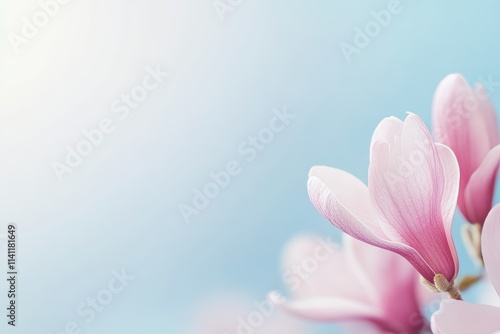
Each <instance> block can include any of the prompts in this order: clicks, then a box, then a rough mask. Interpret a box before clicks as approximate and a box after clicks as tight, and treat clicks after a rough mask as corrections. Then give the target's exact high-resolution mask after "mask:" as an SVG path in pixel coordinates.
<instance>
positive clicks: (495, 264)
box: [481, 204, 500, 296]
mask: <svg viewBox="0 0 500 334" xmlns="http://www.w3.org/2000/svg"><path fill="white" fill-rule="evenodd" d="M481 243H482V248H483V258H484V266H485V268H486V272H487V273H488V277H489V278H490V280H491V283H492V284H493V286H494V287H495V289H496V291H497V294H498V295H499V296H500V204H497V205H495V207H494V208H493V209H492V210H491V212H490V214H489V215H488V217H487V218H486V221H485V222H484V228H483V233H482V239H481Z"/></svg>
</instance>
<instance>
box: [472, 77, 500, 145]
mask: <svg viewBox="0 0 500 334" xmlns="http://www.w3.org/2000/svg"><path fill="white" fill-rule="evenodd" d="M475 92H476V95H477V97H478V99H479V103H480V106H479V110H480V112H481V113H482V114H483V119H484V121H485V124H486V128H487V132H488V137H489V139H490V142H489V147H490V148H492V147H495V146H497V145H498V144H500V134H499V133H498V125H497V113H496V111H495V107H493V104H492V103H491V101H490V99H489V98H488V91H487V89H486V88H485V87H484V86H483V85H482V84H480V83H478V84H476V89H475Z"/></svg>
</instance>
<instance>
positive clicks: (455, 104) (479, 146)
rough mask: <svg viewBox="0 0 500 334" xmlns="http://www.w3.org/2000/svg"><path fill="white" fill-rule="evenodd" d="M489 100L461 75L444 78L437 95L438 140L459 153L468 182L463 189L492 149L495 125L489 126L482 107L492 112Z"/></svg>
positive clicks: (464, 175)
mask: <svg viewBox="0 0 500 334" xmlns="http://www.w3.org/2000/svg"><path fill="white" fill-rule="evenodd" d="M485 99H487V97H485V96H484V95H483V94H481V92H479V94H478V92H477V91H474V90H473V89H472V88H471V87H470V86H469V84H468V83H467V81H466V80H465V79H464V78H463V77H462V76H461V75H459V74H451V75H448V76H447V77H446V78H444V79H443V80H442V81H441V83H440V84H439V85H438V87H437V89H436V92H435V94H434V101H433V112H432V116H433V118H432V120H433V128H434V132H435V135H436V139H437V141H438V142H440V143H442V144H445V145H447V146H449V147H450V148H451V149H452V150H453V151H454V152H455V154H456V156H457V159H458V162H459V164H460V171H461V174H462V181H464V182H463V186H462V189H463V188H464V187H465V185H466V184H467V182H468V180H469V178H470V176H471V175H472V173H473V172H474V171H475V170H476V169H477V168H478V167H479V165H480V164H481V161H482V160H483V158H484V157H485V156H486V154H487V153H488V151H489V150H490V149H491V148H492V146H490V134H489V128H490V126H491V125H488V124H487V123H488V122H487V120H488V119H490V118H491V116H490V115H486V113H485V112H484V111H483V110H482V108H481V107H486V108H487V110H486V112H487V113H490V112H491V111H490V110H489V109H490V108H489V107H488V106H487V104H486V103H485V102H484V100H485ZM485 116H486V117H485Z"/></svg>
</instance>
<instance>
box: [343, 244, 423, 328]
mask: <svg viewBox="0 0 500 334" xmlns="http://www.w3.org/2000/svg"><path fill="white" fill-rule="evenodd" d="M344 245H345V249H346V253H347V255H348V256H349V258H350V259H351V260H350V261H349V264H351V268H353V269H354V270H353V271H354V272H355V273H356V274H357V276H358V281H360V282H362V285H363V287H364V291H365V292H366V293H367V294H368V295H370V292H371V296H372V305H376V306H377V308H378V309H379V310H381V311H382V312H383V314H384V315H385V321H384V325H385V327H386V328H391V329H392V330H393V331H396V332H414V331H416V330H418V329H420V328H421V327H422V325H423V324H425V320H424V318H423V317H422V315H421V312H420V304H419V302H420V299H419V297H420V296H418V295H417V291H416V289H415V286H416V284H417V283H418V284H420V282H419V281H420V280H419V274H418V273H417V271H416V270H415V268H413V267H412V266H411V265H410V263H408V261H406V260H405V259H404V258H403V257H402V256H400V255H399V254H396V253H393V252H390V251H388V250H385V249H382V248H377V247H373V246H371V245H369V244H367V243H364V242H362V241H359V240H356V239H354V238H351V237H349V236H346V237H344ZM402 296H404V297H402ZM402 298H404V302H401V299H402Z"/></svg>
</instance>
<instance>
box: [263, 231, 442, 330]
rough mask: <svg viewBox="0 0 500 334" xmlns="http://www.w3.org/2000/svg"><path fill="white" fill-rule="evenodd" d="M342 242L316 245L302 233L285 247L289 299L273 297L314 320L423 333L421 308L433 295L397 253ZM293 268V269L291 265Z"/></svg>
mask: <svg viewBox="0 0 500 334" xmlns="http://www.w3.org/2000/svg"><path fill="white" fill-rule="evenodd" d="M343 244H344V247H343V249H341V248H333V247H330V248H328V249H325V248H324V247H318V245H320V243H318V238H314V237H311V236H300V237H297V238H295V239H294V240H292V241H291V242H290V243H289V245H288V246H287V247H286V249H285V253H284V259H283V266H284V276H283V278H284V281H285V282H286V283H288V286H289V289H290V290H291V291H292V297H291V299H290V300H287V299H285V298H283V297H282V296H281V295H280V294H278V293H271V294H270V299H271V300H272V301H273V302H275V303H276V304H277V305H279V306H280V307H281V308H283V309H284V310H287V311H288V312H290V313H292V314H295V315H297V316H299V317H301V318H305V319H309V320H314V321H328V322H330V321H331V322H341V324H342V325H343V327H344V329H345V330H346V331H348V332H350V333H374V334H375V333H419V332H420V330H422V329H424V328H426V321H425V319H424V317H423V316H422V314H421V308H422V306H423V305H424V304H426V303H427V302H428V301H430V299H429V297H430V296H431V295H432V296H435V295H434V294H432V293H431V292H429V291H428V290H427V289H426V288H424V287H423V286H422V285H421V284H420V282H419V275H418V273H417V272H416V271H415V269H414V268H413V267H412V266H411V265H410V264H409V263H408V262H407V261H405V260H404V259H403V258H402V257H401V256H399V255H398V254H395V253H392V252H389V251H386V250H384V249H380V248H377V247H373V246H371V245H369V244H366V243H364V242H361V241H358V240H356V239H353V238H351V237H350V236H348V235H346V234H344V242H343ZM290 269H292V270H290Z"/></svg>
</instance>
